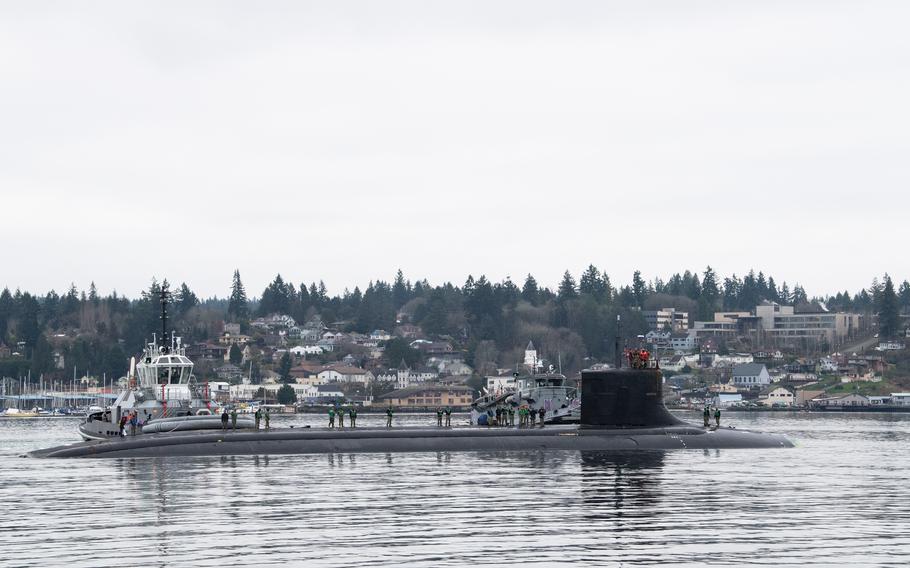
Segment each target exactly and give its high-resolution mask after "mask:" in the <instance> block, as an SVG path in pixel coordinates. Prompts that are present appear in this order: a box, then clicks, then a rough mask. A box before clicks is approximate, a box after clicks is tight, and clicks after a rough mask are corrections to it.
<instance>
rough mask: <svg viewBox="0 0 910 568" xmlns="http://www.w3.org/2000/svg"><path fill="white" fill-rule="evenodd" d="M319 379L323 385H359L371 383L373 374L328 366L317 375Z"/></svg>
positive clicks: (354, 368)
mask: <svg viewBox="0 0 910 568" xmlns="http://www.w3.org/2000/svg"><path fill="white" fill-rule="evenodd" d="M318 375H319V378H320V379H322V380H323V382H325V383H361V384H367V383H370V382H372V381H373V379H374V377H373V373H371V372H370V371H367V370H364V369H361V368H360V367H351V366H348V365H330V366H327V367H325V368H324V369H323V370H321V371H319V373H318Z"/></svg>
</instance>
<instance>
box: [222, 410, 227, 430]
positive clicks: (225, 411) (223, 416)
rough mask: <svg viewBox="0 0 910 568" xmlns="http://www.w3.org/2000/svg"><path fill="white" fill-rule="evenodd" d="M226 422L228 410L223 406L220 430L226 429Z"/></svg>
mask: <svg viewBox="0 0 910 568" xmlns="http://www.w3.org/2000/svg"><path fill="white" fill-rule="evenodd" d="M227 423H228V411H227V408H225V409H223V410H222V411H221V429H222V430H227Z"/></svg>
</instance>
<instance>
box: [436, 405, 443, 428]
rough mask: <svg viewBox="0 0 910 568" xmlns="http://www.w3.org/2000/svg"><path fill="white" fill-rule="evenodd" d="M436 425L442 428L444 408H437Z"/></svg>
mask: <svg viewBox="0 0 910 568" xmlns="http://www.w3.org/2000/svg"><path fill="white" fill-rule="evenodd" d="M436 425H437V426H439V427H440V428H441V427H442V408H440V407H438V406H437V407H436Z"/></svg>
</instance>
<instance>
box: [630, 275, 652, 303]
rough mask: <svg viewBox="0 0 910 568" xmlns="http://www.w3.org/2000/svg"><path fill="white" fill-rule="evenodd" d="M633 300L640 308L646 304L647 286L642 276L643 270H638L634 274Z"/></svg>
mask: <svg viewBox="0 0 910 568" xmlns="http://www.w3.org/2000/svg"><path fill="white" fill-rule="evenodd" d="M631 291H632V301H633V302H635V305H636V306H638V307H639V308H640V307H642V306H644V305H645V296H646V295H647V291H648V289H647V286H646V285H645V281H644V279H642V277H641V272H640V271H638V270H636V271H635V273H634V274H632V290H631Z"/></svg>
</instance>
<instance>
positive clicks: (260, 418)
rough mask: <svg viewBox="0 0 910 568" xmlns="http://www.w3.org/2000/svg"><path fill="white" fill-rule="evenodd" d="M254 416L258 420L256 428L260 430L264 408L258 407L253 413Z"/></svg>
mask: <svg viewBox="0 0 910 568" xmlns="http://www.w3.org/2000/svg"><path fill="white" fill-rule="evenodd" d="M253 418H255V420H256V429H257V430H259V423H260V422H261V421H262V409H261V408H257V409H256V412H255V413H254V414H253Z"/></svg>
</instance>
